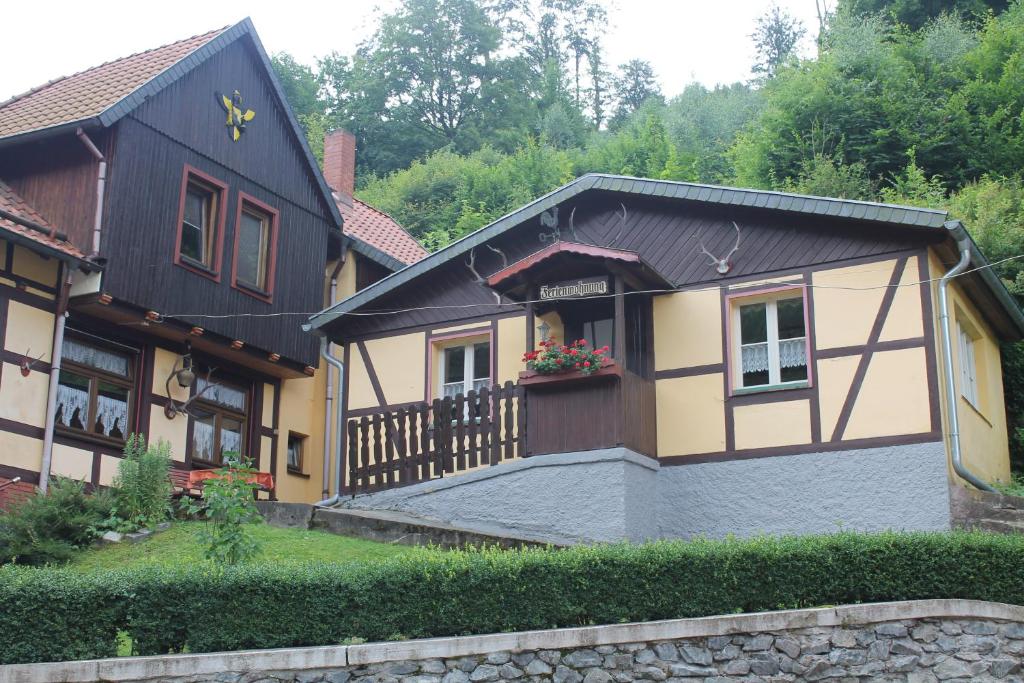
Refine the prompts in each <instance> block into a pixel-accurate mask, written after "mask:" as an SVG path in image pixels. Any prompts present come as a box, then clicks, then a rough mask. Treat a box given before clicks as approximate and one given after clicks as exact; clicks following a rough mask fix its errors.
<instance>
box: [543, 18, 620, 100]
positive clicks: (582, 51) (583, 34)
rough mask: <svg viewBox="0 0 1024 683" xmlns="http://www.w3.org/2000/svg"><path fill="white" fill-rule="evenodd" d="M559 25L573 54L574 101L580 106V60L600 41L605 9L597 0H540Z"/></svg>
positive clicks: (570, 52) (581, 69)
mask: <svg viewBox="0 0 1024 683" xmlns="http://www.w3.org/2000/svg"><path fill="white" fill-rule="evenodd" d="M542 6H543V7H544V8H546V9H548V10H550V11H551V13H552V14H554V15H555V17H557V20H558V21H559V22H560V23H561V25H562V37H563V39H564V40H565V45H566V48H567V49H568V51H569V54H570V55H571V56H572V67H573V69H572V77H573V83H574V87H573V94H574V96H573V103H574V104H575V105H576V107H578V108H582V106H583V101H582V98H581V95H582V92H583V90H582V77H583V75H584V71H583V60H584V59H588V58H590V56H591V53H592V51H593V50H594V48H595V47H596V46H597V45H598V43H599V42H600V37H601V35H602V34H603V32H604V26H605V24H606V23H607V20H608V12H607V10H605V8H604V6H603V5H602V4H601V3H600V2H598V1H597V0H542Z"/></svg>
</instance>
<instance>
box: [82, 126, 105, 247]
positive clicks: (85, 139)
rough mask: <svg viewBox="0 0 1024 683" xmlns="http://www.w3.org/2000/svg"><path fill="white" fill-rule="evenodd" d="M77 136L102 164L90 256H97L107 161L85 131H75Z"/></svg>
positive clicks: (97, 180)
mask: <svg viewBox="0 0 1024 683" xmlns="http://www.w3.org/2000/svg"><path fill="white" fill-rule="evenodd" d="M75 135H77V136H78V139H79V140H81V141H82V144H83V145H85V148H86V149H87V150H89V153H90V154H92V156H93V158H94V159H95V160H96V161H98V162H99V163H100V167H99V171H98V172H97V174H96V216H95V218H94V219H93V224H92V253H91V254H90V255H91V256H95V255H96V254H98V253H100V233H101V231H102V229H103V195H104V193H105V192H106V186H107V159H106V157H104V156H103V153H102V152H100V150H99V148H98V147H97V146H96V145H94V144H93V142H92V140H91V139H89V136H88V135H86V134H85V131H84V130H82V129H81V128H79V129H78V130H76V131H75Z"/></svg>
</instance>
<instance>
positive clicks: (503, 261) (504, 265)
mask: <svg viewBox="0 0 1024 683" xmlns="http://www.w3.org/2000/svg"><path fill="white" fill-rule="evenodd" d="M487 248H488V249H490V250H491V251H493V252H494V253H495V254H497V255H498V256H500V257H501V267H502V269H504V268H508V257H507V256H505V252H503V251H502V250H501V249H498V248H497V247H492V246H491V245H489V244H488V245H487Z"/></svg>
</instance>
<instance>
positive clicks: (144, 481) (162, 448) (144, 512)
mask: <svg viewBox="0 0 1024 683" xmlns="http://www.w3.org/2000/svg"><path fill="white" fill-rule="evenodd" d="M170 469H171V445H170V444H169V443H167V442H166V441H163V440H161V441H158V442H157V444H156V445H155V446H153V445H147V444H146V437H145V436H144V435H142V434H132V435H130V436H129V437H128V441H127V442H125V445H124V458H122V459H121V462H119V463H118V465H117V477H115V478H114V489H115V492H116V493H115V502H116V511H115V514H116V515H117V517H118V518H119V519H121V520H123V521H124V522H126V523H127V525H128V526H132V527H136V528H137V527H144V526H152V525H154V524H159V523H160V522H163V521H165V520H166V519H167V518H168V517H169V516H170V513H171V480H170V476H169V475H170Z"/></svg>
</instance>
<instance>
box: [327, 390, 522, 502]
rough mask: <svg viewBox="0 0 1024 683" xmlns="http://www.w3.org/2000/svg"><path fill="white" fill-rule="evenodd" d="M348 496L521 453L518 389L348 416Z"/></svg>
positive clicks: (472, 467) (519, 398)
mask: <svg viewBox="0 0 1024 683" xmlns="http://www.w3.org/2000/svg"><path fill="white" fill-rule="evenodd" d="M347 429H348V468H349V473H348V474H349V489H350V491H351V493H352V494H353V495H355V494H356V493H368V492H371V491H379V490H382V489H390V488H395V487H398V486H408V485H409V484H415V483H417V482H421V481H428V480H430V479H439V478H441V477H444V476H446V475H451V474H456V473H459V472H466V471H469V470H474V469H477V468H480V467H488V466H491V465H497V464H498V463H500V462H503V461H505V460H511V459H513V458H520V457H523V456H525V455H526V448H525V438H524V435H525V433H526V401H525V400H524V392H523V389H522V387H518V386H516V385H514V384H513V383H512V382H506V383H505V384H504V386H502V385H495V386H493V387H483V388H482V389H480V391H479V392H476V391H470V392H469V393H468V394H466V395H465V396H463V395H462V394H457V395H456V396H454V397H445V398H443V399H434V401H433V403H431V404H428V403H420V404H417V405H413V406H408V407H401V408H397V409H395V410H394V411H384V412H381V413H377V414H375V415H373V416H372V417H367V416H364V417H361V418H358V419H356V418H353V419H351V420H349V421H348V428H347Z"/></svg>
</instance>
